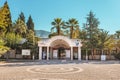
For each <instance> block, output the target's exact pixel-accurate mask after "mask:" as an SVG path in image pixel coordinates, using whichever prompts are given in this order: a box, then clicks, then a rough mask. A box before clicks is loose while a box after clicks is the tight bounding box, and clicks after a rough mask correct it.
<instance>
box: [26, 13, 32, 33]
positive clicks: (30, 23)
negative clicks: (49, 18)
mask: <svg viewBox="0 0 120 80" xmlns="http://www.w3.org/2000/svg"><path fill="white" fill-rule="evenodd" d="M26 24H27V27H28V29H29V30H32V31H34V22H33V20H32V17H31V15H30V16H29V18H28V21H27V23H26Z"/></svg>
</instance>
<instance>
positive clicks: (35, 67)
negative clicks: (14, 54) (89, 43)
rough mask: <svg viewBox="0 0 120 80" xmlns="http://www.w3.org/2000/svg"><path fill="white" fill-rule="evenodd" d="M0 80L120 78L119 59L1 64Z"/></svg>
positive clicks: (95, 79)
mask: <svg viewBox="0 0 120 80" xmlns="http://www.w3.org/2000/svg"><path fill="white" fill-rule="evenodd" d="M0 80H120V62H119V61H82V62H80V61H65V60H62V61H60V60H58V61H34V62H12V63H3V64H0Z"/></svg>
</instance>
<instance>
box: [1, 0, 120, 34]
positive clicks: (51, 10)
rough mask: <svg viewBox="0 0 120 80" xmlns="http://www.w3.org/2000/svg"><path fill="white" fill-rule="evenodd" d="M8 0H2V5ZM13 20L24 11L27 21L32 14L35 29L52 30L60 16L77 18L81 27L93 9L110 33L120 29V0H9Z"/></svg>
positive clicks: (101, 23) (101, 25) (101, 24)
mask: <svg viewBox="0 0 120 80" xmlns="http://www.w3.org/2000/svg"><path fill="white" fill-rule="evenodd" d="M5 1H6V0H0V7H1V6H3V4H4V2H5ZM7 1H8V4H9V7H10V10H11V15H12V21H13V22H14V21H15V20H16V19H17V18H18V16H19V14H20V12H21V11H22V12H24V14H25V17H26V21H27V19H28V16H29V15H31V16H32V18H33V21H34V24H35V29H38V30H39V29H40V30H47V31H50V28H51V27H52V25H51V22H52V21H53V19H54V18H57V17H60V18H62V19H63V20H64V21H67V20H68V19H70V18H76V19H77V20H78V21H79V24H80V28H82V26H83V23H85V22H86V15H87V14H88V13H89V12H90V10H92V11H93V12H94V14H96V18H98V19H99V21H100V28H102V29H105V30H107V31H109V33H110V34H112V33H115V31H117V30H120V0H7Z"/></svg>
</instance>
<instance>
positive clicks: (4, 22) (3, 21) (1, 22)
mask: <svg viewBox="0 0 120 80" xmlns="http://www.w3.org/2000/svg"><path fill="white" fill-rule="evenodd" d="M0 27H4V28H5V29H6V31H7V32H10V31H11V30H10V29H11V27H12V20H11V13H10V9H9V6H8V3H7V1H6V2H5V3H4V6H3V7H2V8H0Z"/></svg>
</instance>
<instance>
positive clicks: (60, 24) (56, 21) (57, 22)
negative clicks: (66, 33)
mask: <svg viewBox="0 0 120 80" xmlns="http://www.w3.org/2000/svg"><path fill="white" fill-rule="evenodd" d="M51 24H52V25H53V27H52V28H51V33H54V29H56V33H57V35H62V34H63V33H62V32H63V31H62V30H61V28H62V27H63V26H64V21H62V19H61V18H55V19H54V21H53V22H52V23H51Z"/></svg>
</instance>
